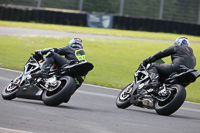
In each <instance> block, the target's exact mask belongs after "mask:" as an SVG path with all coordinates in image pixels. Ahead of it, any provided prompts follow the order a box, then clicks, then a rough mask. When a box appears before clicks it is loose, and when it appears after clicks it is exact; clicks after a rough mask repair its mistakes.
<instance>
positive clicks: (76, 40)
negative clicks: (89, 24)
mask: <svg viewBox="0 0 200 133" xmlns="http://www.w3.org/2000/svg"><path fill="white" fill-rule="evenodd" d="M68 46H69V47H72V48H83V42H82V40H81V39H80V38H74V39H72V40H71V41H69V43H68Z"/></svg>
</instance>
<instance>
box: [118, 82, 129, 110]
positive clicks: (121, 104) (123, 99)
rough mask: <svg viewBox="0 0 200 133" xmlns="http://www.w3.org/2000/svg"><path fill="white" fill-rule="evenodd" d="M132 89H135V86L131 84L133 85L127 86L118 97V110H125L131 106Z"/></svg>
mask: <svg viewBox="0 0 200 133" xmlns="http://www.w3.org/2000/svg"><path fill="white" fill-rule="evenodd" d="M132 89H133V85H132V83H131V84H129V85H127V86H126V87H125V88H124V89H123V90H122V91H121V92H120V93H119V95H118V96H117V99H116V106H117V107H118V108H121V109H125V108H127V107H129V106H131V103H130V98H131V92H132Z"/></svg>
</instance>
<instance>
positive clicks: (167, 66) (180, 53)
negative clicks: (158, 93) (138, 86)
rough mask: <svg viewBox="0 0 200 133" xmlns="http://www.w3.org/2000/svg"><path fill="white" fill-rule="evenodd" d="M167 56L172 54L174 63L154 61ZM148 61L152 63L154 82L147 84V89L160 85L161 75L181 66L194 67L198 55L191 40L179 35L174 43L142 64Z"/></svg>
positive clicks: (170, 72)
mask: <svg viewBox="0 0 200 133" xmlns="http://www.w3.org/2000/svg"><path fill="white" fill-rule="evenodd" d="M167 56H171V60H172V63H163V64H161V63H153V62H155V61H157V60H159V59H161V58H164V57H167ZM148 63H152V64H151V66H150V68H149V70H148V71H149V74H150V77H151V79H152V82H151V83H150V84H148V85H146V86H145V88H146V89H149V88H157V87H159V78H160V77H165V76H169V75H170V74H172V73H173V72H176V71H178V70H179V69H180V68H181V67H187V68H190V69H194V67H195V66H196V57H195V56H194V53H193V49H192V48H191V47H189V40H188V39H187V38H186V37H179V38H177V39H176V40H175V42H174V45H172V46H169V47H168V48H167V49H165V50H164V51H159V52H157V53H155V54H154V55H152V56H150V57H149V58H147V59H145V60H144V61H143V62H142V64H141V65H144V66H147V64H148Z"/></svg>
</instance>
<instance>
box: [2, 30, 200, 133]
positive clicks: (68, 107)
mask: <svg viewBox="0 0 200 133" xmlns="http://www.w3.org/2000/svg"><path fill="white" fill-rule="evenodd" d="M0 31H1V29H0ZM5 32H6V31H4V33H5ZM13 34H14V33H13ZM20 73H21V72H19V71H13V70H8V69H2V68H0V91H1V90H2V89H3V88H4V87H5V86H6V85H7V84H8V83H9V82H10V81H11V80H12V79H13V78H15V77H16V76H18V75H19V74H20ZM118 93H119V90H117V89H113V88H106V87H100V86H95V85H89V84H83V86H82V87H80V89H79V90H77V92H76V93H75V94H74V95H73V96H72V98H71V100H70V101H69V103H63V104H61V105H59V106H57V107H49V106H45V105H44V104H43V103H42V101H36V100H27V99H19V98H16V99H13V100H11V101H7V100H3V99H2V98H1V97H0V133H24V132H35V133H145V132H147V133H169V132H170V133H188V132H190V133H199V132H200V125H199V124H200V104H197V103H191V102H185V103H184V104H183V106H182V107H181V108H180V109H179V110H178V111H177V112H175V113H174V114H172V115H171V116H160V115H157V114H156V112H155V111H154V110H149V109H144V108H139V107H134V106H130V107H129V108H127V109H118V108H117V107H116V106H115V100H116V97H117V95H118Z"/></svg>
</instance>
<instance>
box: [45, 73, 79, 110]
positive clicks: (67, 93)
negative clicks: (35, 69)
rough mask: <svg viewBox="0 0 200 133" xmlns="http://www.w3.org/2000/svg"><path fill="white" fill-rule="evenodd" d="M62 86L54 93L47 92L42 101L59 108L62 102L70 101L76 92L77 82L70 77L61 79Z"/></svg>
mask: <svg viewBox="0 0 200 133" xmlns="http://www.w3.org/2000/svg"><path fill="white" fill-rule="evenodd" d="M59 80H60V81H61V85H60V86H59V87H58V88H57V89H56V90H54V91H51V92H50V91H47V90H45V91H44V92H43V94H42V101H43V103H44V104H45V105H48V106H57V105H59V104H61V103H62V102H65V101H69V99H70V97H71V95H72V94H73V93H74V92H75V90H76V83H75V80H74V79H73V78H72V77H70V76H65V77H61V78H60V79H59Z"/></svg>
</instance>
